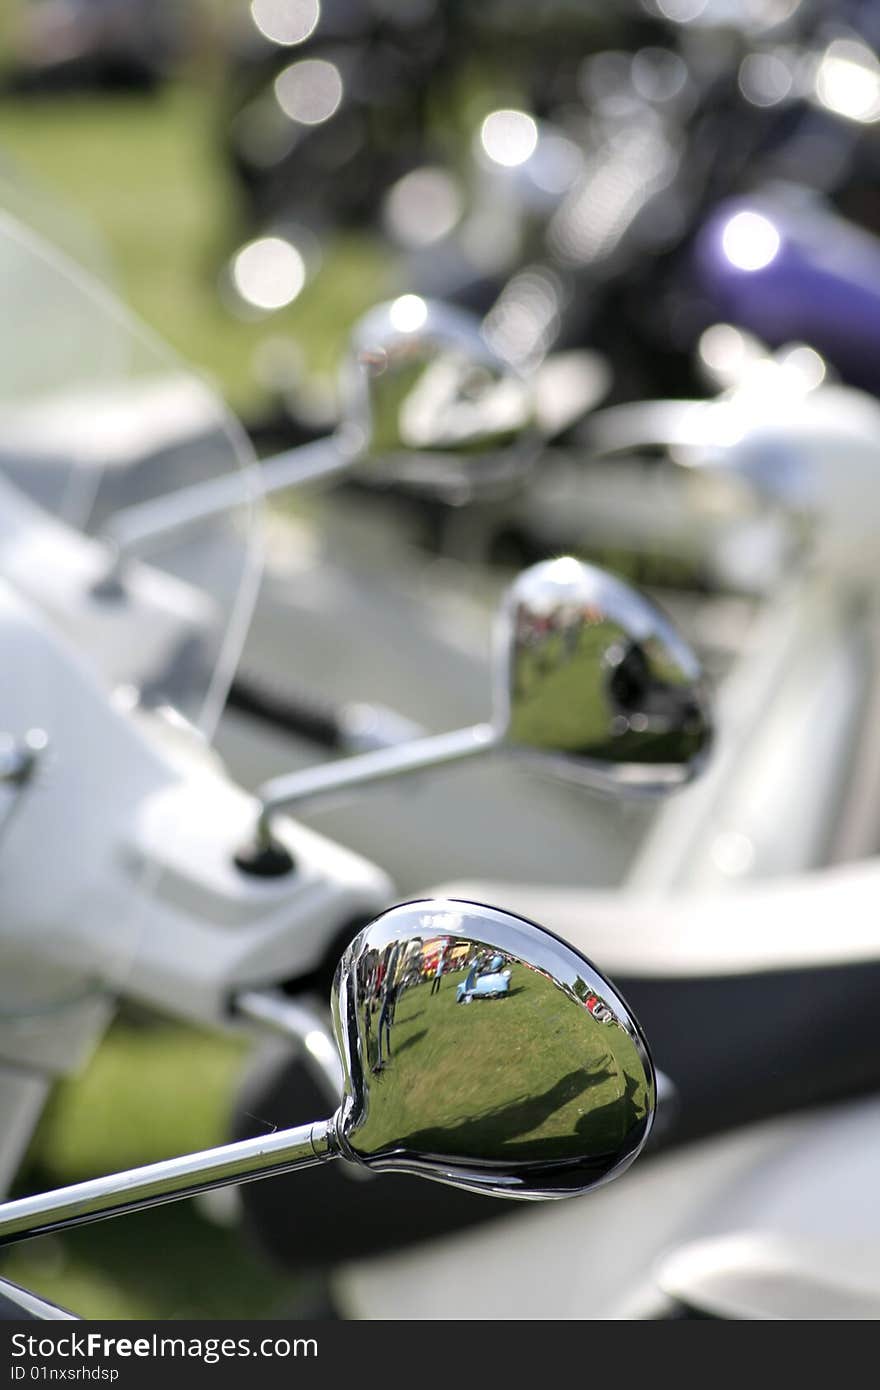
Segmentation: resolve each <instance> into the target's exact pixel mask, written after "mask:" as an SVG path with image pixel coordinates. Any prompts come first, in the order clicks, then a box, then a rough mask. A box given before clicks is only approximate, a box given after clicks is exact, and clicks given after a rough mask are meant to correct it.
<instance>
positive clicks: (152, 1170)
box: [0, 899, 656, 1245]
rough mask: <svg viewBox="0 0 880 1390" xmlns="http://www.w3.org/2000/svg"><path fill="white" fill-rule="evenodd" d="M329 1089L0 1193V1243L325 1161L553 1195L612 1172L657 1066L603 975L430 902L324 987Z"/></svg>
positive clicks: (574, 955)
mask: <svg viewBox="0 0 880 1390" xmlns="http://www.w3.org/2000/svg"><path fill="white" fill-rule="evenodd" d="M332 1003H333V1013H334V1021H335V1027H336V1033H337V1041H338V1043H339V1046H340V1051H341V1053H342V1060H343V1067H344V1078H345V1089H344V1096H343V1101H342V1104H341V1106H340V1108H339V1109H338V1110H337V1112H336V1114H335V1115H334V1116H333V1117H332V1118H331V1119H329V1120H323V1121H315V1122H314V1123H313V1124H306V1125H300V1126H298V1127H297V1128H296V1129H288V1130H282V1131H279V1132H276V1133H272V1134H261V1135H260V1136H259V1137H258V1138H256V1139H245V1140H242V1141H241V1142H240V1143H237V1144H225V1145H222V1146H221V1147H220V1148H216V1149H208V1150H206V1151H205V1152H203V1153H195V1154H186V1155H183V1156H181V1157H178V1158H172V1159H167V1160H164V1161H163V1162H161V1163H151V1164H148V1165H147V1166H145V1167H143V1168H134V1169H130V1170H129V1171H128V1172H124V1173H113V1174H111V1175H110V1176H108V1177H102V1178H95V1179H93V1180H92V1181H90V1182H82V1183H77V1184H75V1185H74V1186H72V1187H66V1188H60V1189H58V1190H56V1191H54V1192H45V1193H40V1194H38V1195H36V1196H32V1197H21V1198H19V1199H17V1200H16V1201H14V1202H5V1203H3V1204H2V1205H0V1245H4V1244H8V1243H10V1242H12V1241H16V1240H23V1239H25V1238H26V1237H28V1236H32V1235H40V1234H43V1233H45V1232H47V1231H53V1230H59V1229H61V1228H62V1227H67V1226H78V1225H82V1224H84V1223H85V1222H89V1221H97V1220H99V1219H101V1218H102V1217H108V1216H118V1215H120V1214H121V1213H123V1212H127V1211H134V1210H139V1209H141V1208H143V1207H149V1206H155V1205H157V1204H159V1203H161V1202H167V1201H170V1200H172V1199H174V1198H175V1197H191V1196H193V1195H194V1194H195V1193H197V1192H204V1191H207V1190H208V1189H209V1188H213V1187H222V1186H226V1185H228V1184H230V1183H238V1182H247V1181H250V1180H252V1179H254V1178H262V1177H270V1176H272V1175H273V1174H277V1173H283V1172H290V1171H292V1170H293V1169H295V1168H308V1167H312V1166H314V1165H315V1164H317V1163H326V1162H329V1161H331V1160H333V1159H336V1158H340V1157H342V1158H346V1159H349V1160H350V1161H352V1162H355V1163H360V1164H364V1165H366V1166H367V1167H368V1168H375V1169H389V1170H390V1169H396V1170H402V1171H406V1172H412V1173H420V1174H422V1175H423V1176H425V1177H429V1178H436V1179H439V1180H440V1181H442V1182H448V1183H452V1184H454V1185H455V1186H459V1187H468V1188H474V1189H476V1190H478V1191H480V1192H486V1193H490V1194H494V1195H496V1196H505V1197H525V1198H544V1197H566V1196H572V1195H574V1194H576V1193H581V1192H588V1191H589V1190H590V1189H591V1188H593V1187H596V1186H597V1185H598V1184H599V1183H603V1182H607V1181H608V1180H609V1179H610V1178H613V1177H616V1176H617V1175H618V1174H620V1173H622V1172H623V1171H624V1169H626V1168H627V1167H628V1166H629V1164H630V1163H632V1161H633V1159H634V1158H635V1157H636V1156H637V1155H638V1153H639V1152H640V1150H641V1149H642V1147H643V1146H644V1143H645V1140H646V1139H647V1137H648V1135H649V1133H650V1131H651V1124H652V1121H653V1115H654V1107H655V1094H656V1085H655V1076H654V1068H653V1064H652V1062H651V1057H650V1054H649V1052H648V1048H647V1044H646V1043H645V1040H644V1038H643V1036H642V1033H641V1031H640V1029H639V1027H638V1024H637V1023H636V1021H635V1019H634V1018H633V1017H632V1015H631V1014H630V1013H629V1011H628V1009H627V1007H626V1005H625V1004H624V1003H623V1001H622V1000H621V999H620V997H619V996H618V995H617V993H616V992H615V990H614V988H613V986H612V985H611V984H610V983H609V982H608V981H607V980H606V979H605V978H604V977H603V976H602V975H600V973H599V972H598V971H597V970H596V968H595V966H593V965H591V964H590V962H589V961H588V960H587V959H586V958H585V957H584V956H581V955H580V954H579V953H578V952H577V951H575V950H573V949H572V948H571V947H570V946H567V945H566V944H565V942H563V941H560V939H559V938H558V937H556V936H554V935H553V934H552V933H551V932H548V931H546V930H545V929H544V928H543V927H539V926H536V925H535V923H534V922H528V921H526V920H525V918H522V917H515V916H513V915H512V914H511V913H509V912H502V911H500V910H499V909H498V908H492V907H484V906H482V905H480V904H477V903H468V902H459V901H456V900H453V899H431V900H426V901H424V902H414V903H405V904H404V905H403V906H401V907H396V908H392V909H391V910H390V911H389V912H385V913H383V914H382V916H380V917H377V918H376V919H375V921H373V922H372V923H370V925H369V926H367V927H365V928H364V930H363V931H362V932H360V934H359V935H358V936H356V937H355V939H354V941H353V942H352V943H351V945H350V946H349V947H348V949H347V950H346V952H345V954H344V955H343V958H342V961H341V962H340V965H339V968H338V970H337V973H336V979H335V983H334V987H333V1000H332Z"/></svg>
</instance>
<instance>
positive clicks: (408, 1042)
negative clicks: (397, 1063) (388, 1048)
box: [394, 1019, 428, 1057]
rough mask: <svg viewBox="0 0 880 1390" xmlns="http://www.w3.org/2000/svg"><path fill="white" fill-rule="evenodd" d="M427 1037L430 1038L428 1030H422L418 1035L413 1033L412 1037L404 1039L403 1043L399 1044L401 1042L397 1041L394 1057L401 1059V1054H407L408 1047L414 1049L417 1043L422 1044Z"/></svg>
mask: <svg viewBox="0 0 880 1390" xmlns="http://www.w3.org/2000/svg"><path fill="white" fill-rule="evenodd" d="M408 1022H409V1019H407V1023H408ZM427 1036H428V1030H427V1028H421V1029H420V1030H419V1032H418V1033H413V1034H412V1035H411V1036H410V1037H408V1038H404V1040H403V1042H402V1043H399V1042H397V1041H395V1043H394V1056H395V1057H399V1056H400V1054H401V1052H406V1049H407V1048H408V1047H414V1046H415V1044H416V1043H418V1042H421V1041H422V1038H426V1037H427Z"/></svg>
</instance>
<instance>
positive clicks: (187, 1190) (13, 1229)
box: [0, 1120, 340, 1246]
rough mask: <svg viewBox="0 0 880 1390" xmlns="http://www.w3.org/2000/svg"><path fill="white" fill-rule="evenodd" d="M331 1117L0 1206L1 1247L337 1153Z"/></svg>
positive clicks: (320, 1160) (308, 1165)
mask: <svg viewBox="0 0 880 1390" xmlns="http://www.w3.org/2000/svg"><path fill="white" fill-rule="evenodd" d="M339 1152H340V1151H339V1147H338V1142H337V1139H336V1132H335V1129H334V1126H333V1121H332V1120H325V1121H323V1122H319V1123H316V1124H307V1125H299V1126H298V1127H297V1128H296V1129H286V1130H281V1131H280V1132H278V1133H275V1134H262V1135H260V1136H259V1137H258V1138H256V1139H244V1140H241V1141H240V1142H239V1143H237V1144H224V1145H222V1146H221V1147H219V1148H216V1149H204V1150H202V1151H201V1152H199V1153H193V1154H183V1155H181V1156H180V1157H178V1158H168V1159H163V1160H162V1161H161V1162H159V1163H148V1164H146V1165H145V1166H144V1167H142V1168H131V1169H129V1170H128V1171H127V1172H123V1173H110V1174H109V1175H108V1176H106V1177H103V1178H92V1179H91V1180H89V1181H88V1182H79V1183H75V1184H74V1185H73V1186H72V1187H61V1188H57V1189H56V1190H55V1191H53V1192H42V1193H39V1194H37V1195H36V1196H33V1197H20V1198H19V1199H18V1200H17V1201H14V1202H4V1203H3V1204H2V1205H0V1246H2V1245H11V1244H12V1243H13V1242H15V1241H17V1240H24V1239H26V1238H28V1237H30V1236H39V1235H45V1234H46V1233H47V1232H49V1231H58V1230H61V1229H62V1228H68V1227H71V1226H83V1225H86V1224H87V1223H88V1222H90V1221H98V1220H100V1219H101V1218H102V1217H107V1216H120V1215H122V1214H123V1213H124V1212H129V1211H141V1210H143V1209H144V1208H146V1207H155V1206H159V1205H160V1204H161V1203H162V1202H171V1201H175V1200H177V1199H179V1198H181V1197H188V1196H192V1195H194V1194H195V1193H197V1192H206V1191H208V1190H209V1189H210V1188H214V1187H228V1186H229V1184H230V1183H239V1182H248V1181H250V1180H252V1179H254V1178H262V1177H270V1176H272V1175H273V1174H277V1173H288V1172H291V1171H293V1170H294V1169H296V1168H311V1167H313V1166H314V1165H315V1164H316V1163H326V1162H327V1161H329V1160H330V1159H332V1158H336V1157H337V1156H338V1155H339Z"/></svg>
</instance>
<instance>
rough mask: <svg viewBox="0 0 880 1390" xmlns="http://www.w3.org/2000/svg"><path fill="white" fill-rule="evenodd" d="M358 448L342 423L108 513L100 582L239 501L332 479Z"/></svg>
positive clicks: (355, 433) (358, 437) (357, 437)
mask: <svg viewBox="0 0 880 1390" xmlns="http://www.w3.org/2000/svg"><path fill="white" fill-rule="evenodd" d="M362 452H363V435H362V434H361V432H360V431H359V430H357V429H356V428H354V427H350V426H342V427H341V428H340V429H338V430H336V431H335V432H334V433H333V434H331V435H328V436H327V437H326V438H325V439H316V440H314V441H313V442H311V443H309V444H301V445H299V446H298V447H297V448H295V449H287V450H285V451H284V453H281V454H275V455H274V456H273V457H272V458H268V459H265V460H263V462H262V463H260V464H259V465H257V466H255V467H253V468H248V469H244V470H242V471H241V472H238V473H234V474H232V475H231V476H229V475H226V474H224V475H223V476H222V477H220V478H209V479H207V480H206V481H205V482H201V483H193V484H192V485H191V486H190V487H183V488H178V490H177V491H176V492H170V493H165V494H164V495H163V496H161V497H156V498H153V499H151V500H150V501H148V502H137V503H135V504H134V505H133V506H130V507H123V508H122V509H121V510H120V511H118V512H114V513H113V515H112V516H111V517H109V518H108V520H107V522H106V524H105V526H104V529H103V531H102V533H101V539H102V540H103V541H104V542H105V543H106V544H107V545H108V546H110V547H111V548H112V550H113V566H112V569H111V571H110V573H109V574H108V575H106V576H105V577H104V580H103V581H102V583H103V584H104V585H107V584H109V583H110V582H111V581H112V580H114V579H118V577H119V571H120V569H121V568H122V566H123V564H124V563H125V561H126V560H129V559H131V558H132V557H134V556H137V555H143V554H145V553H147V552H148V551H149V550H150V549H151V548H152V547H153V545H154V544H156V543H157V542H160V541H166V540H168V539H170V538H171V537H173V536H175V535H178V534H182V533H183V532H185V531H188V530H190V529H191V528H192V527H195V526H199V525H201V523H202V522H205V521H210V520H212V519H213V518H215V517H218V516H222V515H223V513H224V512H229V511H231V510H232V509H233V508H235V507H239V506H241V505H242V503H248V502H250V501H252V500H254V499H256V498H260V499H262V498H264V497H271V496H272V495H273V493H276V492H283V491H285V489H287V488H294V487H305V486H306V485H308V484H313V483H322V482H330V481H332V480H333V479H335V478H337V477H339V476H340V475H342V474H343V473H347V472H348V470H349V469H350V468H351V467H352V465H353V464H354V463H356V462H357V460H358V458H359V457H360V456H361V454H362Z"/></svg>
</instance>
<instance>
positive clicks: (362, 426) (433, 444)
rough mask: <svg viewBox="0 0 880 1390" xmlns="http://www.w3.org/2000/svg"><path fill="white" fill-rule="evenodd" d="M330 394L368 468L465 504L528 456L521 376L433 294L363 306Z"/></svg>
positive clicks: (530, 426) (531, 445)
mask: <svg viewBox="0 0 880 1390" xmlns="http://www.w3.org/2000/svg"><path fill="white" fill-rule="evenodd" d="M340 392H341V397H342V400H341V414H342V418H343V419H344V421H345V423H346V426H347V428H348V429H349V430H350V431H352V433H355V434H357V435H358V436H359V437H360V438H362V439H363V440H364V441H365V445H364V448H365V454H366V456H367V458H368V459H369V461H370V466H371V468H372V469H373V470H374V471H375V472H377V473H380V474H387V476H388V477H389V478H393V479H395V480H396V481H400V482H404V483H408V484H410V485H417V486H420V487H427V488H431V489H434V490H438V491H443V492H449V491H452V492H454V493H455V495H456V498H457V500H461V501H466V500H467V498H468V496H469V495H470V494H471V493H473V492H475V491H477V490H479V492H480V493H481V494H483V493H484V492H485V491H486V490H488V489H490V488H493V487H494V488H498V487H499V486H501V485H502V484H503V483H509V482H510V481H511V480H512V479H515V478H519V477H521V475H522V472H523V470H524V469H525V468H526V467H528V466H529V465H530V464H531V462H532V461H533V460H534V458H535V457H536V455H537V449H538V444H539V440H538V435H537V431H536V429H535V425H534V411H533V403H532V390H531V387H530V385H529V383H528V382H527V381H526V380H524V379H523V378H522V377H521V376H520V375H519V374H518V373H517V372H516V371H515V370H514V369H513V367H512V366H511V364H510V363H509V362H508V361H506V360H505V359H504V358H503V357H501V356H500V355H499V354H498V353H497V352H496V351H494V350H493V349H492V347H491V346H490V345H489V342H488V340H487V339H486V337H485V336H484V334H483V332H482V329H481V326H480V322H479V320H478V319H477V318H476V317H475V316H474V315H472V314H469V313H467V312H466V311H464V310H461V309H458V308H455V307H453V306H452V305H448V304H444V303H442V302H441V301H438V300H432V299H423V298H421V297H420V296H419V295H414V294H405V295H401V296H400V298H398V299H395V300H392V301H390V302H388V303H386V304H379V305H377V306H376V307H375V308H373V309H371V310H369V311H368V312H367V313H366V314H365V315H364V316H363V317H362V318H361V319H360V320H359V321H358V323H357V324H356V325H355V327H354V330H353V332H352V337H351V344H350V350H349V354H348V357H347V359H346V361H345V363H344V365H343V369H342V372H341V377H340Z"/></svg>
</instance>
